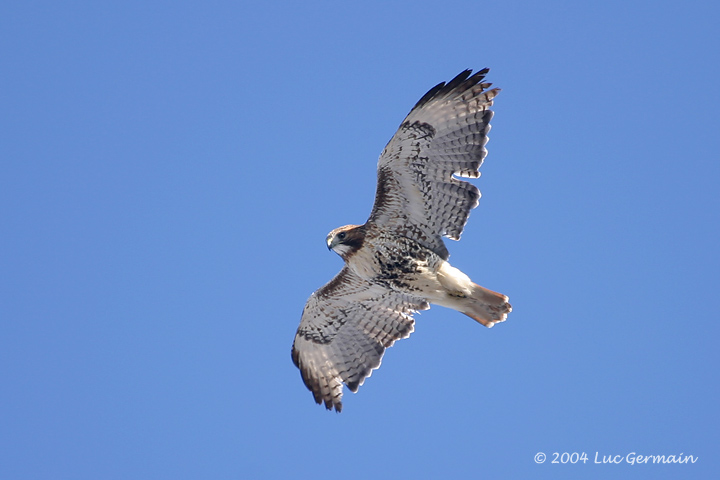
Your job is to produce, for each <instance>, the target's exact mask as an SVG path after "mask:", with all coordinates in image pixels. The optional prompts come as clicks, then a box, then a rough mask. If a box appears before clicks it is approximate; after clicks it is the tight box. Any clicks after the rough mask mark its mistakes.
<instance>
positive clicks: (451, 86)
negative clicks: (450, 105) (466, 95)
mask: <svg viewBox="0 0 720 480" xmlns="http://www.w3.org/2000/svg"><path fill="white" fill-rule="evenodd" d="M489 71H490V69H489V68H487V67H486V68H483V69H482V70H479V71H477V72H475V74H473V73H472V70H471V69H467V70H463V71H462V72H460V73H459V74H457V75H456V76H455V78H453V79H452V80H450V81H449V82H447V83H445V82H440V83H438V84H437V85H435V86H434V87H433V88H431V89H430V90H428V92H427V93H426V94H425V95H423V96H422V98H421V99H420V100H418V102H417V103H416V104H415V106H414V107H413V108H412V110H410V111H411V112H412V111H413V110H416V109H418V108H420V107H422V106H423V105H425V104H426V103H428V102H429V101H430V100H432V99H434V98H440V97H443V96H445V95H448V94H449V93H450V92H452V91H454V90H456V89H457V90H459V91H463V92H464V91H465V90H467V89H468V88H470V87H472V86H474V85H477V84H478V83H480V82H481V81H482V80H483V79H484V78H485V75H487V73H488V72H489Z"/></svg>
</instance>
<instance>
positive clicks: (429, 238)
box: [368, 69, 500, 259]
mask: <svg viewBox="0 0 720 480" xmlns="http://www.w3.org/2000/svg"><path fill="white" fill-rule="evenodd" d="M487 72H488V70H487V69H484V70H481V71H479V72H477V73H476V74H474V75H470V73H471V72H470V70H466V71H464V72H463V73H461V74H460V75H458V76H457V77H455V78H454V79H453V80H451V81H450V82H448V83H447V84H444V83H441V84H439V85H437V86H436V87H434V88H433V89H431V90H430V91H429V92H428V93H427V94H426V95H425V96H424V97H423V98H422V99H421V100H420V101H419V102H418V103H417V104H416V105H415V107H414V108H413V109H412V110H411V111H410V113H409V114H408V116H407V117H406V118H405V120H404V121H403V122H402V123H401V125H400V128H399V129H398V131H397V132H396V133H395V135H394V136H393V138H392V139H391V140H390V142H389V143H388V144H387V146H386V147H385V150H384V151H383V152H382V154H381V155H380V159H379V160H378V184H377V190H376V194H375V204H374V206H373V209H372V212H371V214H370V218H369V220H368V223H372V224H373V225H374V227H375V228H377V229H383V230H386V229H391V230H397V231H404V230H406V228H407V226H408V225H413V226H415V227H417V228H416V229H415V231H416V234H417V236H416V238H414V240H417V241H418V242H419V243H420V244H421V245H423V246H425V247H427V248H429V249H431V250H433V251H434V252H435V253H437V254H438V255H440V256H441V257H442V258H443V259H447V258H448V251H447V248H446V247H445V244H444V243H443V241H442V237H443V236H446V237H449V238H451V239H453V240H459V239H460V235H461V234H462V231H463V229H464V227H465V224H466V223H467V219H468V216H469V215H470V210H472V209H473V208H475V207H476V206H477V204H478V199H479V198H480V191H479V190H478V189H477V187H475V186H474V185H472V184H470V183H468V182H465V181H462V180H458V179H457V178H455V176H459V177H469V178H477V177H479V176H480V172H479V171H478V170H479V168H480V165H482V162H483V160H484V158H485V155H487V150H485V144H486V143H487V141H488V136H487V134H488V132H489V131H490V120H491V119H492V116H493V113H492V111H491V110H489V108H490V106H492V103H493V98H495V96H496V95H497V93H498V92H499V91H500V90H499V89H497V88H495V89H492V90H487V89H488V88H489V87H490V84H489V83H481V81H482V80H483V79H484V77H485V74H486V73H487Z"/></svg>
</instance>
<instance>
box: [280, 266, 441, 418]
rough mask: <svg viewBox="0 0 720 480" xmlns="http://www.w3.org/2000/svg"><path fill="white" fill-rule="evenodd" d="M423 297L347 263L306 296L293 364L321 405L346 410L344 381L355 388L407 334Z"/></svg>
mask: <svg viewBox="0 0 720 480" xmlns="http://www.w3.org/2000/svg"><path fill="white" fill-rule="evenodd" d="M428 308H430V306H429V305H428V303H427V302H426V301H425V300H423V299H422V298H417V297H413V296H411V295H407V294H403V293H400V292H397V291H393V290H389V289H387V288H385V287H383V286H381V285H378V284H372V283H370V282H368V281H366V280H363V279H362V278H360V277H359V276H357V275H356V274H354V273H353V272H352V271H351V270H350V269H348V268H347V267H345V268H343V269H342V270H341V271H340V273H339V274H338V275H337V276H336V277H335V278H334V279H333V280H331V281H330V282H329V283H328V284H326V285H325V286H324V287H322V288H320V289H319V290H318V291H317V292H315V293H313V295H312V296H311V297H310V299H309V300H308V302H307V304H306V305H305V310H304V311H303V314H302V318H301V320H300V327H299V328H298V331H297V333H296V335H295V342H294V343H293V349H292V359H293V363H295V365H296V366H297V367H298V368H299V369H300V372H301V374H302V378H303V381H304V382H305V385H307V387H308V389H309V390H310V391H311V392H313V395H314V397H315V401H316V402H317V403H324V404H325V407H326V408H327V409H328V410H329V409H332V408H335V410H337V411H338V412H339V411H341V410H342V401H341V398H342V384H343V383H345V384H346V385H347V386H348V388H349V389H350V390H351V391H353V392H356V391H357V389H358V387H359V386H360V385H362V384H363V381H364V380H365V378H367V377H369V376H370V374H371V372H372V370H374V369H376V368H378V367H379V366H380V362H381V360H382V356H383V353H384V352H385V349H386V348H388V347H390V346H391V345H392V344H393V343H394V342H395V341H396V340H399V339H401V338H407V337H408V336H409V335H410V333H412V331H413V328H414V320H413V318H412V314H413V313H414V312H416V311H418V310H426V309H428Z"/></svg>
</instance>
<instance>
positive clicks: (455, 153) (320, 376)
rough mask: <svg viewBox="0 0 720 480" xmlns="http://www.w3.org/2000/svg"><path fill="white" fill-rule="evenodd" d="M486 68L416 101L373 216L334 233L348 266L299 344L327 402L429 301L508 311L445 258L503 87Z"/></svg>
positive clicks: (331, 239)
mask: <svg viewBox="0 0 720 480" xmlns="http://www.w3.org/2000/svg"><path fill="white" fill-rule="evenodd" d="M487 72H488V69H484V70H481V71H479V72H477V73H475V74H472V72H471V71H470V70H466V71H464V72H462V73H461V74H460V75H458V76H457V77H455V78H454V79H453V80H451V81H450V82H448V83H447V84H445V83H440V84H438V85H437V86H435V87H434V88H432V89H431V90H430V91H428V92H427V93H426V94H425V95H424V96H423V97H422V98H421V99H420V101H418V103H417V104H416V105H415V107H413V109H412V110H411V111H410V113H409V114H408V115H407V117H406V118H405V120H403V122H402V123H401V124H400V127H399V128H398V131H397V132H396V133H395V135H394V136H393V137H392V139H391V140H390V142H389V143H388V144H387V146H386V147H385V149H384V150H383V152H382V154H381V155H380V159H379V161H378V180H377V190H376V194H375V203H374V205H373V208H372V211H371V213H370V217H369V218H368V220H367V222H365V224H364V225H348V226H345V227H340V228H338V229H335V230H333V231H332V232H330V234H329V235H328V238H327V242H328V247H329V248H331V249H332V250H334V251H335V252H336V253H338V254H339V255H340V256H341V257H342V258H343V260H344V261H345V267H344V268H343V269H342V271H341V272H340V273H339V274H338V275H337V276H336V277H335V278H334V279H333V280H331V281H330V282H329V283H328V284H326V285H325V286H324V287H322V288H320V289H319V290H317V291H316V292H315V293H313V294H312V296H311V297H310V299H309V300H308V302H307V304H306V305H305V309H304V311H303V314H302V318H301V320H300V326H299V327H298V330H297V334H296V336H295V342H294V343H293V349H292V359H293V362H294V363H295V365H296V366H297V367H298V368H299V369H300V372H301V375H302V378H303V381H304V382H305V385H306V386H307V387H308V389H309V390H310V391H311V392H312V393H313V396H314V398H315V401H316V402H317V403H324V404H325V406H326V408H328V409H332V408H335V409H336V410H337V411H340V410H341V409H342V401H341V399H342V385H343V383H344V384H345V385H347V386H348V388H349V389H350V390H351V391H353V392H355V391H357V389H358V387H359V386H360V385H362V383H363V381H364V380H365V378H367V377H368V376H370V374H371V372H372V370H373V369H375V368H378V367H379V366H380V362H381V359H382V356H383V353H384V351H385V349H386V348H387V347H389V346H391V345H392V344H393V343H394V342H395V341H396V340H398V339H401V338H405V337H407V336H409V335H410V333H411V332H412V331H413V328H414V321H413V317H412V315H413V313H415V312H417V311H419V310H425V309H428V308H430V306H429V303H434V304H437V305H442V306H446V307H449V308H453V309H455V310H458V311H460V312H462V313H464V314H466V315H468V316H470V317H472V318H473V319H475V320H477V321H478V322H480V323H482V324H483V325H486V326H489V327H491V326H492V325H494V324H495V323H497V322H502V321H504V320H505V318H506V317H507V314H508V312H510V311H511V307H510V304H509V303H508V301H507V300H508V299H507V297H506V296H505V295H502V294H499V293H496V292H493V291H491V290H487V289H485V288H483V287H481V286H479V285H477V284H475V283H473V282H472V281H471V280H470V278H469V277H467V275H465V274H464V273H462V272H461V271H460V270H458V269H456V268H454V267H452V266H451V265H450V264H449V263H448V262H447V259H448V256H449V254H448V250H447V248H446V247H445V244H444V242H443V240H442V237H443V236H446V237H449V238H451V239H454V240H458V239H459V238H460V235H461V234H462V231H463V229H464V227H465V224H466V222H467V219H468V216H469V214H470V210H472V209H473V208H475V207H476V206H477V204H478V199H479V198H480V192H479V191H478V189H477V188H476V187H475V186H474V185H472V184H471V183H469V182H466V181H463V180H459V179H458V178H456V177H468V178H477V177H479V176H480V172H479V171H478V169H479V168H480V165H481V164H482V162H483V159H484V158H485V155H486V154H487V151H486V150H485V144H486V143H487V140H488V137H487V133H488V131H489V130H490V119H491V118H492V115H493V113H492V111H490V110H489V108H490V106H492V103H493V98H494V97H495V96H496V95H497V93H498V92H499V89H497V88H495V89H489V88H490V86H491V85H490V84H489V83H482V80H483V79H484V77H485V75H486V74H487Z"/></svg>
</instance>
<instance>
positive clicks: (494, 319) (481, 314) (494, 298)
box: [458, 283, 512, 328]
mask: <svg viewBox="0 0 720 480" xmlns="http://www.w3.org/2000/svg"><path fill="white" fill-rule="evenodd" d="M458 310H459V311H460V312H462V313H464V314H465V315H467V316H468V317H470V318H472V319H473V320H475V321H477V322H479V323H482V324H483V325H485V326H486V327H488V328H489V327H492V326H493V325H495V324H496V323H499V322H504V321H505V319H506V318H507V314H508V313H510V312H511V311H512V306H511V305H510V304H509V303H508V297H506V296H505V295H503V294H502V293H497V292H493V291H492V290H488V289H487V288H485V287H481V286H480V285H478V284H477V283H473V284H472V292H471V294H470V296H468V297H467V298H466V299H464V300H463V304H462V307H461V308H459V309H458Z"/></svg>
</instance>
